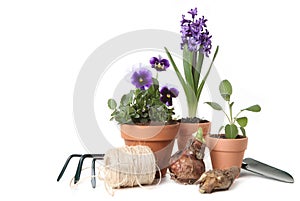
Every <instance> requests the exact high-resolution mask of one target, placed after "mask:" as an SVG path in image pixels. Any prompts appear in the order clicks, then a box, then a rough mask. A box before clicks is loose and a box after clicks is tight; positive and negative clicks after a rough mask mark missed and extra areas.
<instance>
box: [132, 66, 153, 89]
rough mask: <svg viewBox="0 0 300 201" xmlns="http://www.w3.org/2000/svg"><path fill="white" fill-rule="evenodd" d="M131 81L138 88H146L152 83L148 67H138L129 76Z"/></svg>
mask: <svg viewBox="0 0 300 201" xmlns="http://www.w3.org/2000/svg"><path fill="white" fill-rule="evenodd" d="M131 83H132V84H133V85H134V86H135V87H136V88H139V89H142V90H146V89H147V88H149V87H150V86H151V85H152V83H153V80H152V73H151V71H149V70H148V69H145V68H140V69H138V70H137V71H135V72H134V73H133V74H132V76H131Z"/></svg>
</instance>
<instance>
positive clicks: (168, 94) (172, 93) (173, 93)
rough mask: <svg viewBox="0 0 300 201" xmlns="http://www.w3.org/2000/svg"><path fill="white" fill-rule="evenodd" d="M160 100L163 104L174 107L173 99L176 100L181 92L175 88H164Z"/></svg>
mask: <svg viewBox="0 0 300 201" xmlns="http://www.w3.org/2000/svg"><path fill="white" fill-rule="evenodd" d="M160 94H161V97H160V100H161V102H163V103H165V104H166V105H167V106H172V105H173V102H172V98H176V97H177V96H178V94H179V91H178V90H177V89H175V88H170V89H169V88H168V87H163V88H162V89H161V90H160Z"/></svg>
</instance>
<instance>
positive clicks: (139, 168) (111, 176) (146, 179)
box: [98, 145, 156, 190]
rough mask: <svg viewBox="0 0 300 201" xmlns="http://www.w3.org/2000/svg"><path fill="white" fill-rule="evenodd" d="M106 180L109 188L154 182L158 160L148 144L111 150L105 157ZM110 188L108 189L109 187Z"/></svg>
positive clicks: (100, 177) (104, 177) (104, 178)
mask: <svg viewBox="0 0 300 201" xmlns="http://www.w3.org/2000/svg"><path fill="white" fill-rule="evenodd" d="M103 172H104V176H103V177H102V176H101V170H100V172H99V174H98V177H99V179H102V180H104V182H105V186H106V187H108V188H109V189H115V188H122V187H134V186H142V185H147V184H152V183H153V181H154V178H155V172H156V161H155V156H154V154H153V152H152V151H151V149H150V148H149V147H147V146H140V145H138V146H125V147H121V148H115V149H111V150H109V151H108V152H107V153H106V154H105V157H104V171H103ZM107 190H108V189H107Z"/></svg>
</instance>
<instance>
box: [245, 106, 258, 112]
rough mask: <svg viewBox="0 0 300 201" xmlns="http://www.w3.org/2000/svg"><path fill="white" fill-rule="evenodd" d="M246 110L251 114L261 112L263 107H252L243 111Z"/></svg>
mask: <svg viewBox="0 0 300 201" xmlns="http://www.w3.org/2000/svg"><path fill="white" fill-rule="evenodd" d="M244 110H248V111H251V112H260V111H261V107H260V106H259V105H252V106H251V107H247V108H245V109H243V110H242V111H244Z"/></svg>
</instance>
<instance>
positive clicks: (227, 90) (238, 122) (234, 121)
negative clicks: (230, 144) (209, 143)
mask: <svg viewBox="0 0 300 201" xmlns="http://www.w3.org/2000/svg"><path fill="white" fill-rule="evenodd" d="M219 91H220V94H221V96H222V97H223V99H224V100H225V101H226V102H227V104H228V108H229V114H228V113H226V112H225V110H224V109H223V108H222V107H221V106H220V105H219V104H218V103H215V102H206V104H208V105H209V106H211V107H212V108H213V109H215V110H218V111H222V112H223V113H224V114H225V116H226V117H227V120H228V124H226V125H225V127H224V126H222V127H221V128H220V130H219V132H221V130H223V129H224V128H225V137H226V138H229V139H235V138H236V137H237V136H238V133H239V131H238V126H239V129H240V131H241V132H242V134H243V136H246V130H245V127H246V126H247V124H248V118H247V117H239V116H240V114H241V113H242V112H244V111H250V112H260V111H261V107H260V106H259V105H253V106H250V107H247V108H245V109H242V110H240V111H239V112H238V113H237V115H236V116H234V117H233V115H232V113H233V104H234V102H230V98H231V95H232V85H231V84H230V82H229V81H228V80H223V81H222V82H221V83H220V85H219Z"/></svg>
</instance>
